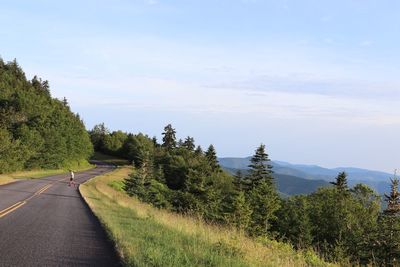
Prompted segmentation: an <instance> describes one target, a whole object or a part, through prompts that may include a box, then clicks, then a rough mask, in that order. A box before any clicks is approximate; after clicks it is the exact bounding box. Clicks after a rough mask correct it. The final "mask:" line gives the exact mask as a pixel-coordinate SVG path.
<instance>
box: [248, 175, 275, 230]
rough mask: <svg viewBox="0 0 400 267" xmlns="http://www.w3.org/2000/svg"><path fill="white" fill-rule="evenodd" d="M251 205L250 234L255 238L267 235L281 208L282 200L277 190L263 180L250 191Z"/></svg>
mask: <svg viewBox="0 0 400 267" xmlns="http://www.w3.org/2000/svg"><path fill="white" fill-rule="evenodd" d="M249 204H250V207H251V208H252V210H253V213H252V216H251V230H250V234H251V235H254V236H260V235H267V233H268V231H269V229H270V228H271V223H272V221H274V220H275V219H276V215H275V214H276V212H277V211H278V209H279V207H280V198H279V195H278V193H277V191H276V189H275V188H274V186H272V185H270V184H269V183H268V182H267V181H266V180H261V182H260V183H259V184H258V185H257V186H256V187H255V188H253V189H252V190H251V191H250V193H249Z"/></svg>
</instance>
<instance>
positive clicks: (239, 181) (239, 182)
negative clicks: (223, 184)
mask: <svg viewBox="0 0 400 267" xmlns="http://www.w3.org/2000/svg"><path fill="white" fill-rule="evenodd" d="M243 178H244V177H243V174H242V171H241V170H237V172H236V174H235V175H234V177H233V185H234V187H235V190H236V191H237V192H240V191H242V190H243Z"/></svg>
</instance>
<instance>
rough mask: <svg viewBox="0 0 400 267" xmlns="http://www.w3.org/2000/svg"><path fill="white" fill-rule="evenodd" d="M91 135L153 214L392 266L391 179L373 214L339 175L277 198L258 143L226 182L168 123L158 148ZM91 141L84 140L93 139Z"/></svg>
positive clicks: (364, 189) (364, 192)
mask: <svg viewBox="0 0 400 267" xmlns="http://www.w3.org/2000/svg"><path fill="white" fill-rule="evenodd" d="M101 128H105V127H101ZM105 129H106V128H105ZM92 132H100V133H104V134H103V135H102V134H97V135H96V136H102V137H101V138H100V140H102V141H100V142H99V143H102V144H103V149H104V150H106V151H113V153H118V154H119V155H120V156H122V157H125V158H127V159H129V160H130V161H133V163H134V165H135V166H136V169H137V171H136V172H134V173H133V174H132V175H131V176H130V177H129V178H128V179H126V180H125V182H124V187H123V189H124V190H125V191H126V192H127V193H128V194H129V195H131V196H136V197H138V198H139V199H140V200H142V201H145V202H148V203H151V204H152V205H153V206H155V207H157V208H166V209H169V210H172V211H175V212H178V213H183V214H187V213H188V214H193V215H195V216H198V217H201V218H202V219H204V220H205V221H206V222H211V223H214V224H215V223H217V224H228V225H231V226H233V227H235V228H236V229H237V230H238V231H239V232H242V233H244V234H246V235H248V236H251V237H254V238H257V239H258V240H260V238H261V240H263V238H266V237H268V238H269V239H271V238H277V239H280V240H284V241H286V242H289V243H290V244H291V245H292V246H293V247H295V248H297V249H301V250H304V251H313V250H315V251H318V253H320V255H322V256H323V257H324V258H325V259H326V260H328V261H332V262H340V263H343V264H344V265H348V264H350V263H351V264H364V265H366V264H380V265H391V264H392V265H393V262H394V261H396V260H398V258H399V255H400V222H399V219H398V217H397V211H398V210H399V209H400V204H399V198H400V194H399V193H398V192H397V184H396V183H397V182H396V181H397V180H394V181H393V183H394V185H393V186H392V192H391V194H390V195H388V196H386V198H387V201H388V203H389V205H388V209H387V211H385V213H381V211H380V201H381V200H380V196H379V195H377V194H376V193H375V192H374V191H373V190H372V189H370V188H369V187H368V186H366V185H363V184H357V185H355V186H354V187H353V188H349V187H348V185H347V175H346V173H344V172H342V173H339V174H338V176H337V177H336V178H335V181H334V182H332V184H333V185H334V186H330V187H324V188H320V189H318V190H317V191H316V192H314V193H312V194H310V195H301V196H293V197H290V198H287V199H281V198H280V197H279V195H278V192H277V190H276V188H275V182H274V179H273V177H272V173H273V172H272V169H271V168H272V167H271V166H270V165H269V164H268V162H269V158H268V154H267V153H266V151H265V146H264V145H260V146H259V147H258V148H257V149H256V151H255V154H254V156H253V157H252V159H251V164H250V165H249V167H250V169H249V170H248V172H246V174H245V175H243V174H242V173H237V174H236V175H235V176H231V175H229V174H227V173H225V172H224V171H222V170H221V168H220V166H219V164H218V160H217V155H216V151H215V148H214V147H213V146H212V145H210V146H209V148H208V149H207V151H206V152H205V153H204V152H203V151H202V149H201V148H200V146H197V148H196V149H195V147H196V145H195V143H194V139H193V138H191V137H187V138H186V139H185V140H184V141H180V142H178V145H177V142H176V136H175V135H176V131H175V129H174V128H173V127H172V126H171V125H167V126H166V127H165V128H164V133H163V135H164V138H163V144H162V145H159V144H158V143H157V141H156V139H154V138H149V137H148V136H147V135H143V134H137V135H134V134H124V133H122V132H113V133H110V132H108V131H92ZM96 136H94V137H96ZM94 137H93V138H92V140H99V139H96V138H94ZM3 138H5V139H7V138H6V137H3ZM111 140H114V141H111ZM7 144H8V145H9V146H12V145H18V144H12V143H10V142H8V143H7ZM310 255H315V254H313V253H311V254H310ZM315 262H318V260H317V259H316V258H310V259H309V263H310V265H313V264H314V263H315Z"/></svg>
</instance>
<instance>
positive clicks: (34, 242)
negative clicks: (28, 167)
mask: <svg viewBox="0 0 400 267" xmlns="http://www.w3.org/2000/svg"><path fill="white" fill-rule="evenodd" d="M110 170H111V167H107V166H99V167H97V168H95V169H93V170H89V171H86V172H81V173H77V174H75V180H76V182H77V183H78V184H79V183H83V182H85V181H86V180H88V179H90V178H92V177H94V176H97V175H99V174H101V173H104V172H108V171H110ZM119 265H120V264H119V259H118V257H117V255H116V253H115V250H114V248H113V246H112V244H111V243H110V242H109V241H108V240H107V237H106V234H105V232H104V230H103V229H102V227H101V226H100V224H99V222H98V220H97V219H96V218H95V217H94V215H93V214H92V212H91V211H90V209H89V208H88V207H87V206H86V204H85V203H84V201H83V199H82V198H81V197H80V195H79V192H78V190H77V188H74V187H69V186H68V177H67V175H55V176H50V177H46V178H42V179H32V180H21V181H18V182H15V183H12V184H8V185H4V186H0V266H24V267H26V266H119Z"/></svg>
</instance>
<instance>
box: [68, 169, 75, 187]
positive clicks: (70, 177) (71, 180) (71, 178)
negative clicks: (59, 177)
mask: <svg viewBox="0 0 400 267" xmlns="http://www.w3.org/2000/svg"><path fill="white" fill-rule="evenodd" d="M74 178H75V174H74V172H73V171H72V170H69V183H68V186H71V185H74V187H76V184H75V182H74Z"/></svg>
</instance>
